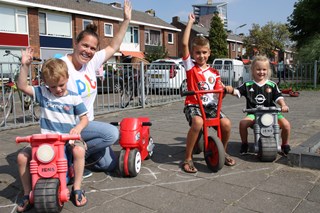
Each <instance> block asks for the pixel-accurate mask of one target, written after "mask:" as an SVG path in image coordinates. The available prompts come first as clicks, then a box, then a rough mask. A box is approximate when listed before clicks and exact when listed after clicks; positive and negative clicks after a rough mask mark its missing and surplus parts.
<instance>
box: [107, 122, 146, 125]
mask: <svg viewBox="0 0 320 213" xmlns="http://www.w3.org/2000/svg"><path fill="white" fill-rule="evenodd" d="M110 124H111V125H113V126H119V125H120V122H110ZM142 126H152V123H151V122H142Z"/></svg>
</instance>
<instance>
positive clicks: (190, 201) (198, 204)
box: [157, 196, 226, 213]
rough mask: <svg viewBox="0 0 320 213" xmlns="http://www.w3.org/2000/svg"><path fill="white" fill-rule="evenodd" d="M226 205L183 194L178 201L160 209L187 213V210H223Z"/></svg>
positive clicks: (165, 211)
mask: <svg viewBox="0 0 320 213" xmlns="http://www.w3.org/2000/svg"><path fill="white" fill-rule="evenodd" d="M225 207H226V205H225V204H224V203H220V202H215V201H211V200H206V199H201V198H198V197H195V196H183V197H181V198H180V199H179V201H178V202H171V203H170V204H168V205H165V206H163V207H162V208H160V209H158V210H157V212H159V213H167V212H172V213H186V212H197V213H202V212H203V213H204V212H221V211H222V210H223V209H224V208H225Z"/></svg>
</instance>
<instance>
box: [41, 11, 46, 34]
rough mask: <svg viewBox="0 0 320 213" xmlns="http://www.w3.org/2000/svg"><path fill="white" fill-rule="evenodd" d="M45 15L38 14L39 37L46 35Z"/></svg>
mask: <svg viewBox="0 0 320 213" xmlns="http://www.w3.org/2000/svg"><path fill="white" fill-rule="evenodd" d="M46 17H47V16H46V14H45V13H39V33H40V35H46V34H47V25H46V22H47V21H46V19H47V18H46Z"/></svg>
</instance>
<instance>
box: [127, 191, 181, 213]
mask: <svg viewBox="0 0 320 213" xmlns="http://www.w3.org/2000/svg"><path fill="white" fill-rule="evenodd" d="M182 197H184V195H183V194H182V193H178V192H175V191H173V190H170V189H166V188H163V187H159V186H150V187H144V188H140V189H139V190H137V191H136V192H134V193H128V194H126V195H124V196H122V198H123V199H126V200H128V201H131V202H134V203H136V204H139V205H142V206H148V207H149V208H151V209H154V210H158V209H160V208H161V207H163V206H166V205H170V204H172V203H177V202H179V200H180V199H181V198H182Z"/></svg>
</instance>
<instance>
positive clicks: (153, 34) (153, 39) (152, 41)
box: [144, 30, 161, 46]
mask: <svg viewBox="0 0 320 213" xmlns="http://www.w3.org/2000/svg"><path fill="white" fill-rule="evenodd" d="M144 34H145V44H146V45H152V46H159V45H161V39H160V31H156V30H146V31H145V33H144Z"/></svg>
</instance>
